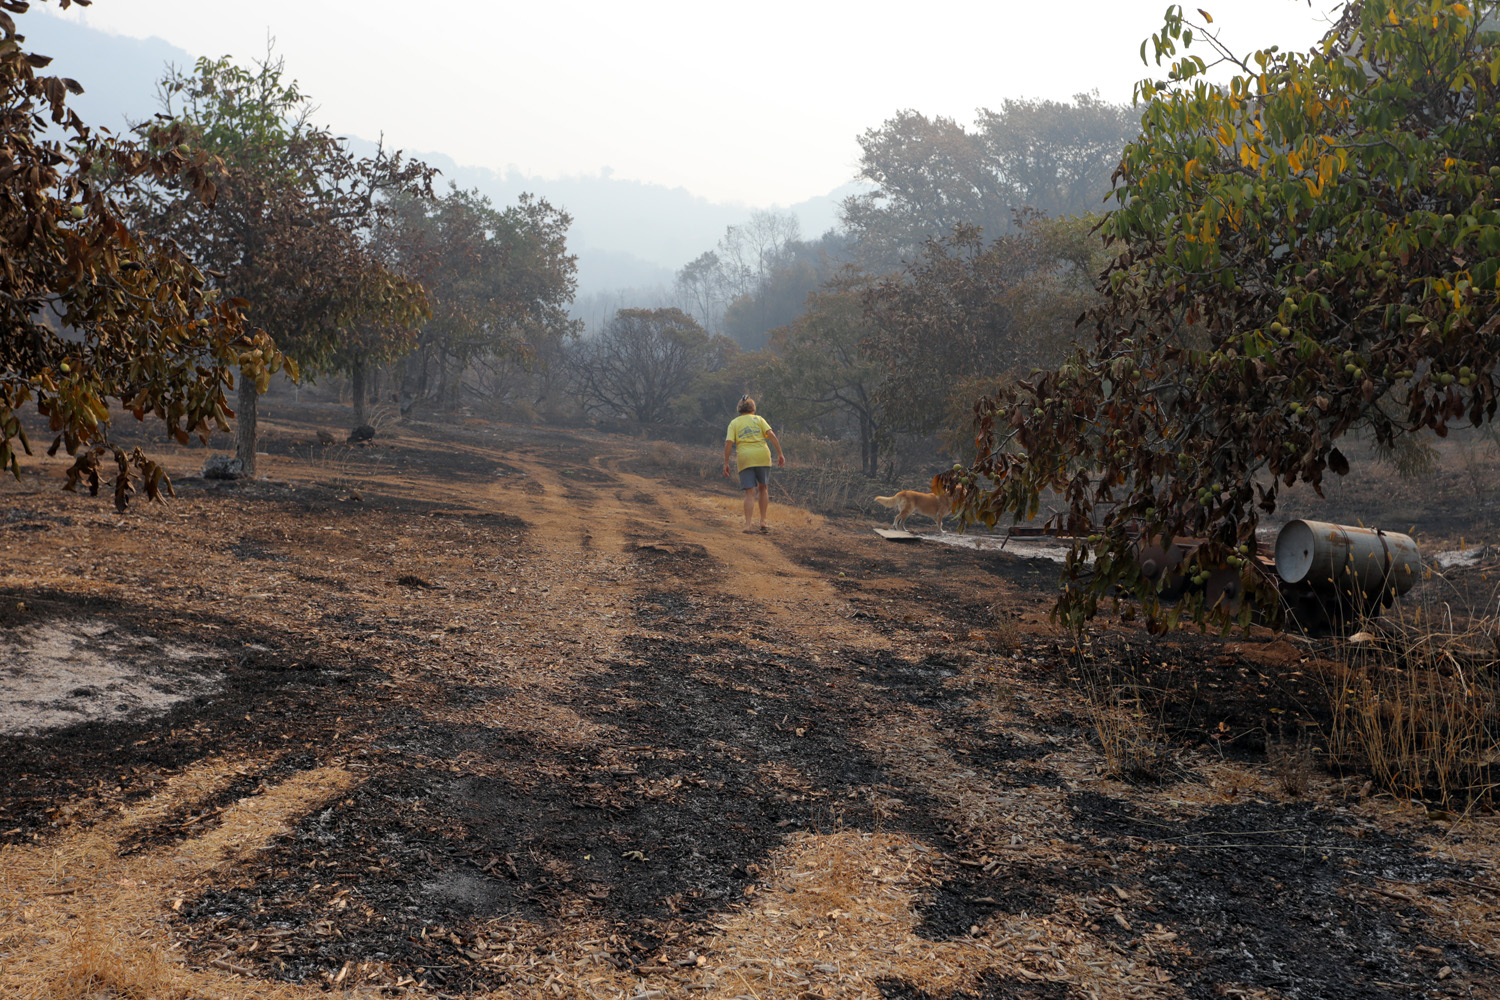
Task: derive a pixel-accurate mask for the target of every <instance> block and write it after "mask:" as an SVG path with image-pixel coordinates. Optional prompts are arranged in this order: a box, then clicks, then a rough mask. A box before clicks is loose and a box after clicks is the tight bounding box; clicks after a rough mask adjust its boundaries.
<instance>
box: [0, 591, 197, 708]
mask: <svg viewBox="0 0 1500 1000" xmlns="http://www.w3.org/2000/svg"><path fill="white" fill-rule="evenodd" d="M219 661H220V655H219V654H218V653H216V652H214V651H213V650H211V649H209V648H207V647H204V646H186V645H179V644H176V643H169V642H164V641H162V640H160V639H156V638H154V637H152V636H149V635H142V634H140V633H137V632H133V631H131V630H129V629H126V628H123V627H120V626H118V625H115V624H114V623H112V622H108V621H105V620H103V619H98V618H93V619H85V620H83V621H72V622H62V621H49V622H43V623H40V624H37V625H25V626H21V627H19V628H15V629H10V630H6V631H4V632H0V736H22V735H28V734H34V733H40V732H45V731H46V730H49V729H61V728H63V727H66V726H76V725H78V724H79V723H83V722H119V721H122V720H136V719H142V718H148V717H150V716H152V715H158V714H160V713H162V712H164V711H166V710H167V709H168V708H170V707H171V706H173V705H175V704H177V703H178V702H180V701H185V700H186V699H188V698H191V697H193V696H194V695H198V694H203V693H206V692H208V691H212V690H214V689H215V688H216V687H217V686H218V684H219V682H220V681H221V680H222V678H223V675H222V674H221V673H219V672H218V671H217V670H216V669H215V667H217V666H218V664H219Z"/></svg>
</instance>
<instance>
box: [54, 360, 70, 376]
mask: <svg viewBox="0 0 1500 1000" xmlns="http://www.w3.org/2000/svg"><path fill="white" fill-rule="evenodd" d="M57 367H59V368H61V369H62V373H63V374H64V375H66V374H68V372H70V371H72V370H73V366H72V365H70V364H68V363H67V362H66V361H64V362H63V363H62V364H60V365H58V366H57Z"/></svg>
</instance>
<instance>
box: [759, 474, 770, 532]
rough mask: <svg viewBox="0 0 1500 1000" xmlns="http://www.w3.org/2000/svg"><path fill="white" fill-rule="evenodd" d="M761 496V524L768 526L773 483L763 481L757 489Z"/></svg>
mask: <svg viewBox="0 0 1500 1000" xmlns="http://www.w3.org/2000/svg"><path fill="white" fill-rule="evenodd" d="M755 492H756V493H757V494H759V497H760V526H761V527H762V528H764V527H765V526H766V510H767V508H769V507H770V506H771V485H770V484H769V483H761V484H760V488H759V489H757V490H756V491H755Z"/></svg>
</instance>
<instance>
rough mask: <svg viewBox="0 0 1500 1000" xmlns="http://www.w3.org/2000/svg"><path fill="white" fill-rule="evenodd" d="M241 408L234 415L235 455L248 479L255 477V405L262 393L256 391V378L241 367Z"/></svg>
mask: <svg viewBox="0 0 1500 1000" xmlns="http://www.w3.org/2000/svg"><path fill="white" fill-rule="evenodd" d="M238 387H239V408H238V409H237V410H236V411H235V415H234V457H235V458H237V459H239V460H240V468H241V469H242V470H243V474H244V476H245V478H247V479H254V478H255V406H256V402H257V400H258V399H259V398H260V394H259V393H257V392H256V391H255V379H253V378H251V377H249V376H248V375H246V374H245V370H244V369H243V368H241V369H240V377H239V385H238Z"/></svg>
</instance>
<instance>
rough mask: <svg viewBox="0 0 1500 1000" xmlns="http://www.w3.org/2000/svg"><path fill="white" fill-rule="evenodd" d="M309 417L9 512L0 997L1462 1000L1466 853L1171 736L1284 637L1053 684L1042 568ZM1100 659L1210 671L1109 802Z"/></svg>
mask: <svg viewBox="0 0 1500 1000" xmlns="http://www.w3.org/2000/svg"><path fill="white" fill-rule="evenodd" d="M310 426H311V425H305V424H301V423H291V422H288V423H286V424H283V425H280V426H278V425H275V424H273V425H272V427H271V434H270V436H269V439H268V446H269V448H270V450H271V452H272V455H271V456H270V457H269V458H268V459H266V460H265V463H266V465H265V469H264V471H267V472H268V473H269V475H270V477H271V480H272V481H271V482H266V483H254V484H238V485H236V484H213V483H205V482H202V481H189V480H187V479H181V481H180V487H181V489H180V493H181V496H180V498H179V499H178V500H177V501H175V502H174V503H172V504H170V505H169V506H168V507H166V508H146V507H144V506H142V507H140V508H138V509H137V510H136V512H134V513H132V514H130V515H128V516H126V517H124V518H120V517H117V516H116V515H115V514H114V513H113V511H112V510H110V509H108V508H107V507H106V505H105V504H104V503H103V502H101V501H97V500H92V499H89V498H86V497H84V498H80V497H73V496H71V495H68V494H61V493H58V492H56V485H57V484H56V483H55V482H53V481H51V480H47V479H44V478H41V477H36V478H30V479H28V480H27V481H25V482H23V483H22V484H21V485H19V486H16V485H7V486H5V487H3V490H4V492H3V494H0V502H3V504H4V507H3V509H4V515H3V517H0V545H3V547H4V552H5V556H6V558H5V565H4V570H3V572H4V577H3V579H0V626H3V629H4V631H3V632H0V642H3V643H4V645H0V691H3V692H4V693H5V694H6V696H7V699H8V705H7V706H6V707H5V708H4V710H3V714H0V726H3V727H5V731H4V733H3V734H0V842H3V843H5V844H7V845H8V846H6V847H4V848H0V995H4V996H35V997H66V996H76V997H88V996H99V997H111V996H129V997H137V996H139V997H148V996H149V997H183V998H187V997H248V996H266V997H269V996H287V997H303V996H312V995H315V994H320V993H322V992H325V991H327V990H329V989H334V990H340V991H347V990H365V991H367V992H366V993H365V994H364V995H385V996H397V995H403V994H405V995H413V996H423V995H427V996H469V995H481V996H482V995H493V996H503V997H512V996H516V997H530V996H536V997H554V996H562V997H630V996H640V997H647V996H651V997H654V996H661V997H678V996H693V997H697V996H702V997H710V998H731V997H756V998H769V997H798V998H815V997H817V998H832V997H887V998H897V997H901V998H924V1000H925V998H944V1000H950V998H951V1000H958V998H972V997H1034V998H1062V997H1086V996H1087V997H1117V996H1138V997H1163V998H1168V997H1179V996H1189V997H1200V996H1201V997H1211V996H1212V997H1218V996H1247V997H1289V998H1290V997H1309V998H1311V997H1319V998H1333V997H1386V996H1390V997H1396V996H1400V997H1411V996H1426V995H1432V996H1440V995H1453V996H1489V995H1493V991H1492V987H1491V985H1490V983H1491V980H1492V978H1493V976H1492V970H1493V968H1494V965H1493V964H1492V963H1495V962H1496V961H1497V957H1496V955H1495V953H1494V950H1493V949H1494V936H1495V931H1496V907H1497V905H1500V896H1497V895H1496V893H1497V892H1500V889H1495V890H1492V889H1490V888H1488V887H1489V886H1493V885H1497V883H1496V881H1495V878H1494V875H1493V873H1492V871H1491V868H1490V867H1489V866H1490V864H1491V862H1490V858H1492V856H1493V843H1494V839H1495V837H1494V832H1493V823H1490V822H1489V821H1487V820H1482V819H1479V818H1471V819H1470V820H1469V821H1468V822H1467V823H1465V824H1463V825H1462V826H1461V827H1460V828H1458V829H1453V828H1450V826H1449V825H1447V824H1443V823H1437V822H1433V821H1430V820H1429V819H1428V818H1427V816H1426V813H1425V811H1422V812H1418V811H1416V810H1414V809H1412V808H1411V807H1410V806H1407V805H1403V804H1399V803H1394V802H1392V801H1391V800H1389V799H1381V798H1378V797H1367V796H1362V795H1361V788H1362V786H1363V784H1364V780H1363V776H1355V777H1353V778H1351V779H1350V780H1339V779H1338V778H1336V777H1335V776H1332V775H1330V774H1328V773H1326V772H1325V771H1322V770H1318V769H1315V768H1312V767H1310V766H1307V767H1302V765H1301V764H1297V766H1298V767H1299V768H1300V770H1299V771H1298V774H1297V775H1296V780H1295V781H1292V780H1289V779H1288V777H1287V773H1286V769H1285V767H1282V768H1280V769H1278V768H1276V767H1270V766H1267V763H1266V758H1265V755H1264V744H1265V740H1264V739H1261V741H1260V744H1259V747H1258V748H1257V746H1256V745H1255V742H1254V740H1247V741H1242V742H1239V743H1236V742H1234V741H1227V742H1225V741H1220V742H1215V740H1214V739H1212V738H1211V734H1213V733H1215V732H1216V731H1217V728H1218V726H1219V725H1220V724H1222V725H1223V726H1224V731H1231V730H1232V731H1233V732H1235V733H1236V734H1238V733H1240V732H1245V733H1248V732H1250V731H1252V730H1257V731H1261V732H1267V731H1269V730H1266V729H1265V720H1266V719H1269V718H1272V717H1273V715H1271V714H1268V713H1270V712H1272V710H1273V709H1274V710H1275V714H1276V715H1284V714H1286V713H1287V712H1295V711H1300V709H1299V708H1298V706H1299V705H1304V704H1305V702H1306V701H1307V700H1308V695H1307V692H1306V691H1305V690H1304V689H1302V688H1301V687H1299V685H1300V684H1305V683H1306V681H1305V680H1299V677H1300V671H1299V670H1298V667H1299V665H1301V664H1302V662H1303V661H1304V660H1305V659H1306V657H1307V655H1310V654H1307V653H1306V652H1305V651H1301V650H1299V649H1298V648H1297V647H1294V646H1289V645H1288V643H1287V642H1286V641H1285V640H1274V641H1273V640H1270V639H1266V640H1263V641H1260V642H1244V641H1241V642H1238V643H1237V644H1235V645H1234V646H1232V647H1231V646H1228V645H1225V644H1223V643H1219V642H1217V641H1212V640H1198V639H1192V640H1190V639H1186V638H1185V639H1183V640H1181V641H1175V640H1174V641H1172V642H1171V643H1166V644H1161V645H1155V646H1149V647H1148V646H1147V645H1146V644H1144V643H1143V640H1144V637H1143V636H1138V635H1135V634H1133V633H1129V632H1118V631H1117V632H1114V633H1111V634H1109V635H1102V634H1101V635H1100V636H1099V637H1098V638H1097V641H1096V642H1095V643H1094V644H1092V645H1090V646H1089V647H1088V648H1084V649H1078V650H1073V649H1072V648H1071V646H1069V645H1068V641H1067V640H1065V639H1063V638H1062V637H1061V636H1060V635H1059V634H1057V633H1055V632H1054V631H1053V630H1052V629H1051V627H1050V626H1049V625H1048V624H1047V622H1046V615H1045V610H1046V607H1047V604H1048V595H1047V593H1046V585H1047V584H1048V583H1049V582H1050V581H1051V579H1052V578H1053V572H1054V571H1053V570H1052V569H1051V568H1050V567H1048V566H1047V565H1045V564H1041V565H1033V564H1030V563H1027V562H1024V561H1021V560H1016V559H1013V558H1011V557H1008V556H1003V555H1000V556H997V555H981V554H977V553H973V552H966V551H958V550H953V551H949V550H943V549H938V548H936V547H930V546H896V545H892V544H889V543H885V542H882V541H880V540H879V539H877V538H876V537H875V536H874V535H873V534H871V533H870V532H869V530H868V529H869V527H870V525H867V524H857V523H851V522H849V521H846V520H835V521H826V520H824V519H822V518H819V517H817V516H815V515H813V514H810V513H807V512H804V511H799V510H794V509H789V508H786V507H774V508H773V517H772V520H773V522H774V528H773V531H772V532H771V533H770V534H769V535H766V536H759V535H753V536H746V535H743V534H741V533H739V531H738V530H737V527H738V523H739V498H738V496H737V491H735V490H732V489H730V488H729V487H728V486H727V484H723V483H715V482H713V481H711V480H709V481H703V480H698V479H695V478H692V477H688V476H684V475H683V474H682V472H681V470H676V471H666V470H660V469H655V468H654V467H653V466H651V465H650V463H649V461H645V460H643V459H642V457H641V455H640V454H639V453H638V452H639V449H638V448H637V446H636V445H635V444H633V443H631V442H628V441H624V440H621V439H617V438H609V437H605V436H601V435H594V434H588V433H583V432H577V433H563V432H542V431H537V430H533V429H522V428H509V427H492V426H488V425H479V424H476V425H474V426H472V427H468V428H464V429H462V430H460V431H451V430H448V431H443V432H441V433H439V432H438V431H436V430H430V431H429V430H424V429H422V428H419V427H418V428H409V429H406V430H404V431H402V432H401V433H400V434H399V435H395V436H391V437H389V438H387V439H386V440H385V441H384V442H383V443H380V444H379V445H378V446H377V447H375V448H371V449H366V450H362V451H352V450H345V449H338V450H336V451H333V452H331V453H330V451H329V450H326V449H319V448H317V447H316V446H314V445H310V444H304V443H302V442H304V441H308V440H314V438H313V435H312V433H311V430H310ZM709 457H710V459H712V456H709ZM178 461H179V462H180V463H181V468H180V469H179V471H180V472H181V471H187V469H188V468H190V467H191V464H192V463H193V462H196V461H201V456H198V457H180V458H179V459H178ZM710 464H711V463H710ZM38 468H39V470H40V471H41V472H42V473H43V474H44V475H52V474H54V473H55V470H54V469H53V468H52V467H51V466H48V465H47V464H46V463H43V464H42V465H41V466H39V467H38ZM1096 656H1100V657H1102V656H1109V657H1145V659H1146V660H1149V662H1150V664H1151V665H1152V666H1153V667H1154V668H1155V669H1160V670H1166V669H1167V668H1169V667H1171V668H1172V669H1176V668H1177V667H1180V668H1181V669H1182V670H1184V671H1188V670H1191V671H1195V672H1198V673H1196V674H1195V677H1199V676H1201V677H1202V679H1203V680H1204V685H1203V687H1202V688H1201V691H1202V694H1201V697H1199V696H1195V697H1194V698H1192V699H1191V700H1190V703H1188V704H1186V705H1185V707H1184V709H1183V718H1182V720H1156V722H1158V723H1163V724H1164V723H1165V722H1167V721H1173V724H1174V725H1175V727H1176V728H1175V729H1173V732H1172V738H1170V739H1169V738H1168V737H1167V735H1165V734H1164V733H1158V734H1157V735H1156V736H1154V737H1152V742H1151V743H1150V744H1149V746H1147V749H1148V750H1149V752H1150V755H1151V759H1150V760H1145V761H1143V762H1142V765H1143V770H1142V773H1141V774H1139V775H1137V777H1138V778H1147V779H1149V780H1148V781H1147V782H1146V783H1144V784H1141V783H1137V784H1129V783H1125V782H1123V781H1121V780H1117V779H1115V778H1111V777H1108V776H1107V772H1108V771H1109V770H1110V769H1109V767H1107V766H1106V758H1107V756H1108V755H1107V754H1106V753H1104V752H1102V751H1105V750H1107V749H1108V748H1107V747H1105V746H1103V745H1102V744H1101V737H1102V738H1104V739H1108V738H1109V736H1110V734H1111V733H1112V732H1117V731H1118V730H1115V729H1112V728H1110V724H1108V723H1106V724H1105V725H1102V726H1101V724H1100V717H1099V715H1098V713H1097V712H1091V711H1090V710H1088V709H1087V708H1086V707H1085V703H1084V701H1083V699H1081V698H1080V696H1079V695H1078V694H1077V693H1076V692H1075V690H1074V688H1073V687H1072V686H1071V685H1070V684H1069V682H1068V680H1067V675H1068V670H1069V664H1070V663H1071V664H1077V663H1080V662H1083V660H1084V659H1086V658H1089V657H1096ZM1204 670H1206V671H1207V674H1202V673H1201V672H1202V671H1204ZM1216 672H1217V673H1216ZM1209 675H1213V676H1214V677H1215V678H1216V679H1213V680H1210V679H1209ZM1220 680H1222V682H1223V683H1222V684H1221V683H1220ZM1210 685H1212V686H1210ZM1193 690H1194V691H1198V690H1200V689H1199V687H1198V684H1197V682H1196V680H1195V682H1194V685H1193ZM1178 722H1180V723H1181V724H1180V725H1177V724H1176V723H1178ZM1194 727H1197V728H1198V729H1200V730H1201V732H1199V734H1198V736H1197V737H1194V736H1193V735H1192V732H1191V730H1192V729H1193V728H1194ZM1147 728H1149V727H1147ZM1157 728H1158V729H1172V726H1166V725H1161V726H1158V727H1157ZM1142 731H1144V730H1142ZM1247 747H1248V749H1247ZM1293 763H1296V762H1293ZM111 991H113V992H111Z"/></svg>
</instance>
